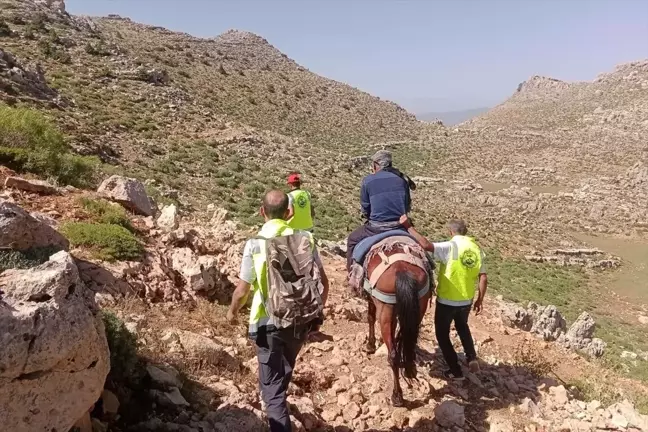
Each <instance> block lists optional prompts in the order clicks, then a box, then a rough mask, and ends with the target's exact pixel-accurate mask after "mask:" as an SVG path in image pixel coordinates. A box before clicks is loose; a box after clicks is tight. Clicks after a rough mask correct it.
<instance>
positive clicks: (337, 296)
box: [291, 258, 638, 431]
mask: <svg viewBox="0 0 648 432" xmlns="http://www.w3.org/2000/svg"><path fill="white" fill-rule="evenodd" d="M326 266H327V269H328V272H329V273H330V277H331V281H332V293H331V298H330V306H329V308H330V311H329V312H328V319H327V321H326V323H325V325H324V326H323V327H322V333H323V334H324V335H325V336H326V339H325V340H324V341H321V342H312V343H310V344H308V345H307V347H306V348H305V349H304V351H303V352H302V354H301V356H300V357H301V358H300V361H299V362H298V366H297V368H296V373H295V386H294V387H293V389H294V390H293V391H294V395H293V396H291V400H292V402H293V403H294V404H295V406H296V407H297V408H299V407H300V405H301V404H303V403H304V400H302V399H303V398H304V397H309V398H310V400H311V401H312V402H313V404H314V405H315V406H317V407H318V408H319V410H321V419H322V420H323V421H324V422H325V424H326V425H327V426H333V427H336V430H353V431H362V430H390V428H403V427H409V428H413V429H411V430H420V431H423V430H432V429H430V428H432V427H437V426H438V425H439V424H440V423H441V424H445V425H446V426H449V427H450V428H451V429H452V428H454V429H455V430H512V431H513V430H515V431H517V430H558V428H559V426H562V425H563V424H572V423H573V425H571V426H570V427H571V428H572V429H571V430H594V428H595V426H596V421H599V425H598V426H600V427H604V426H605V424H604V423H605V420H604V419H602V417H603V410H602V409H599V410H600V411H601V412H600V413H597V409H594V406H590V411H591V412H588V411H587V409H588V406H587V405H586V404H585V403H584V402H579V401H571V402H570V401H569V400H570V399H571V398H572V397H571V395H570V394H568V392H567V391H565V388H564V387H563V386H562V385H561V384H563V383H562V381H564V382H565V383H567V382H571V381H573V380H574V379H576V378H583V377H584V376H590V375H592V374H598V376H599V377H600V378H601V379H605V377H609V378H613V376H612V375H611V374H609V373H606V372H604V371H602V370H601V369H600V368H598V367H597V366H595V365H592V364H589V363H588V362H587V361H585V360H584V359H582V358H581V357H580V356H578V355H577V354H574V353H572V352H567V351H564V350H561V349H559V348H557V347H556V346H554V345H553V344H549V343H545V342H542V341H539V340H537V339H536V338H534V337H533V336H531V335H530V334H527V333H524V332H520V331H516V330H512V329H507V328H504V327H503V326H502V324H501V323H500V321H499V318H498V315H497V310H496V302H494V301H489V302H487V305H486V311H485V313H484V314H483V315H481V316H478V317H475V316H473V317H472V318H471V326H472V329H473V337H474V339H475V341H476V346H477V348H478V351H479V356H480V358H481V360H482V370H481V371H480V372H478V373H477V374H476V375H471V374H467V376H468V378H469V379H468V380H466V381H465V382H463V383H459V384H457V383H452V382H447V381H446V380H444V379H443V378H442V375H441V372H442V371H443V360H442V357H441V355H440V352H438V350H437V346H436V343H435V340H434V327H433V312H429V313H428V314H427V316H426V317H425V319H424V322H423V327H422V331H421V339H420V343H419V347H420V349H419V355H418V372H419V373H418V381H415V382H412V383H411V384H410V385H407V384H405V385H404V386H403V390H404V396H405V398H406V400H407V404H408V406H407V408H392V407H391V405H390V404H389V395H390V394H391V391H392V377H391V371H390V369H389V367H388V366H387V358H386V350H385V348H384V346H383V347H382V349H379V350H378V352H377V353H376V354H374V355H369V356H368V355H367V354H365V353H364V352H363V350H362V347H363V346H364V342H365V341H366V337H367V324H366V305H365V304H364V302H363V301H361V300H358V299H355V298H351V297H350V296H349V295H348V294H347V293H346V292H345V291H344V290H343V289H342V288H341V287H342V286H343V281H344V263H343V261H342V260H338V259H334V258H330V259H329V258H327V259H326ZM454 336H455V337H454V340H455V341H457V339H458V338H456V335H454ZM457 347H458V351H460V350H461V349H460V347H459V346H457ZM547 372H549V373H550V375H551V376H553V378H541V377H539V374H541V373H547ZM614 379H617V378H616V377H614ZM318 383H319V384H322V385H321V386H318ZM328 383H331V385H330V386H327V385H326V384H328ZM617 383H618V385H619V387H620V388H623V387H624V386H627V387H628V388H634V387H636V386H637V385H638V383H635V382H633V381H630V380H620V381H617ZM302 387H306V388H308V389H310V390H311V391H312V392H311V394H310V395H308V392H306V391H303V389H302ZM572 404H573V405H574V407H575V408H574V407H572ZM455 409H456V413H460V412H463V419H462V415H460V414H457V415H454V414H453V413H455ZM570 411H572V412H570ZM578 411H585V412H586V414H582V413H580V414H579V413H578ZM449 413H450V414H449ZM456 413H455V414H456ZM597 415H598V417H601V418H600V419H598V420H597ZM296 417H297V418H298V419H299V418H300V415H299V414H296ZM434 418H437V421H435V422H433V421H432V420H433V419H434ZM301 420H302V423H305V426H307V429H308V430H311V429H312V428H313V427H314V426H315V425H314V424H310V423H312V422H313V420H312V419H311V420H309V419H308V418H307V417H306V418H303V417H302V418H301ZM570 422H571V423H570ZM306 423H308V424H306ZM493 425H498V426H495V427H496V429H493V427H494V426H493ZM320 426H321V425H320ZM345 428H346V429H345ZM313 430H315V429H313ZM322 430H326V429H325V428H324V429H322Z"/></svg>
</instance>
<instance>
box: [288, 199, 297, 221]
mask: <svg viewBox="0 0 648 432" xmlns="http://www.w3.org/2000/svg"><path fill="white" fill-rule="evenodd" d="M293 216H295V207H293V199H292V196H291V195H290V194H288V216H287V217H286V220H290V219H292V217H293Z"/></svg>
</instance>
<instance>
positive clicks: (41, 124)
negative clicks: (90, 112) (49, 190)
mask: <svg viewBox="0 0 648 432" xmlns="http://www.w3.org/2000/svg"><path fill="white" fill-rule="evenodd" d="M98 163H99V161H98V160H97V159H96V158H94V157H87V156H78V155H75V154H72V153H71V152H70V149H69V147H68V146H67V144H66V143H65V140H64V138H63V135H62V134H61V133H60V132H59V131H58V129H56V127H55V126H54V125H53V124H52V123H51V122H49V121H48V120H47V119H46V118H45V116H43V115H42V114H40V113H39V112H37V111H34V110H30V109H25V108H12V107H7V106H0V164H3V165H7V166H9V167H10V168H12V169H15V170H16V171H27V172H31V173H34V174H38V175H42V176H46V177H53V178H55V179H56V180H57V181H59V182H61V183H64V184H71V185H74V186H79V187H83V186H88V185H89V184H91V183H92V179H93V172H94V170H95V168H96V166H97V165H98Z"/></svg>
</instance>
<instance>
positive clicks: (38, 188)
mask: <svg viewBox="0 0 648 432" xmlns="http://www.w3.org/2000/svg"><path fill="white" fill-rule="evenodd" d="M5 187H6V188H13V189H18V190H22V191H25V192H33V193H37V194H42V195H55V194H58V193H59V190H58V188H57V187H55V186H52V185H51V184H49V183H48V182H46V181H43V180H28V179H24V178H21V177H7V178H6V180H5Z"/></svg>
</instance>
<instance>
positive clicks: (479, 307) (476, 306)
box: [473, 297, 484, 315]
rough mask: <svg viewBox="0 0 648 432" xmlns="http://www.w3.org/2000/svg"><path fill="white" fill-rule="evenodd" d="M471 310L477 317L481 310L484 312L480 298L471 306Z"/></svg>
mask: <svg viewBox="0 0 648 432" xmlns="http://www.w3.org/2000/svg"><path fill="white" fill-rule="evenodd" d="M473 309H474V310H475V315H479V314H480V313H482V310H484V306H483V300H482V299H481V297H480V298H478V299H477V300H476V301H475V304H474V305H473Z"/></svg>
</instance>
